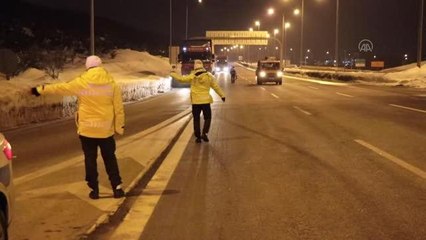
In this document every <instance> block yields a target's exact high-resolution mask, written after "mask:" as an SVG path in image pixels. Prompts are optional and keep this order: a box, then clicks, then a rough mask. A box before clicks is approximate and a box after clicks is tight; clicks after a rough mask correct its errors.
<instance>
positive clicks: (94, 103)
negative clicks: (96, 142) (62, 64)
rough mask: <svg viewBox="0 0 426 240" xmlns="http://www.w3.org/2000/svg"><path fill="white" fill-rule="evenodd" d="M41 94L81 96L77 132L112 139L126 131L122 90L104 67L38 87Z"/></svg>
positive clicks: (86, 135)
mask: <svg viewBox="0 0 426 240" xmlns="http://www.w3.org/2000/svg"><path fill="white" fill-rule="evenodd" d="M37 91H38V92H39V93H40V95H46V94H56V95H61V96H77V97H78V113H77V115H76V123H77V133H78V134H79V135H82V136H85V137H91V138H108V137H110V136H112V135H114V131H115V132H117V133H118V134H120V135H122V134H123V133H124V108H123V100H122V96H121V89H120V87H119V86H118V85H117V84H116V83H115V81H114V79H113V78H112V76H111V75H110V74H109V73H108V72H107V71H106V70H105V69H103V68H102V67H94V68H90V69H88V70H87V71H86V72H84V73H83V74H82V75H80V76H79V77H77V78H76V79H74V80H72V81H70V82H67V83H57V84H51V85H43V86H39V87H37Z"/></svg>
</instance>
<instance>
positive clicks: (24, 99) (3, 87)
mask: <svg viewBox="0 0 426 240" xmlns="http://www.w3.org/2000/svg"><path fill="white" fill-rule="evenodd" d="M103 61H104V64H103V65H104V67H105V69H107V71H109V72H110V73H111V74H112V75H113V77H114V79H115V80H116V82H117V83H118V84H119V85H120V86H121V87H122V90H123V101H125V102H130V101H137V100H141V99H144V98H147V97H150V96H153V95H157V94H159V93H163V92H167V91H169V90H170V89H171V79H170V78H169V77H168V74H169V72H170V65H169V63H168V59H167V58H162V57H156V56H152V55H150V54H149V53H146V52H137V51H132V50H118V51H117V56H116V57H115V58H114V59H107V58H103ZM84 70H85V68H84V59H77V61H75V65H68V66H66V68H65V70H64V71H63V72H61V73H60V75H59V79H58V80H52V79H51V78H50V77H49V76H48V75H47V74H45V73H44V72H43V71H40V70H38V69H28V70H27V71H25V72H23V73H22V74H20V75H19V76H16V77H14V78H13V79H11V80H10V81H7V80H6V79H5V77H4V76H0V116H1V119H0V131H1V130H4V129H8V128H14V127H17V126H21V125H26V124H30V123H36V122H44V121H48V120H54V119H59V118H65V117H70V116H73V115H74V112H75V111H76V98H75V97H60V96H51V95H49V96H41V97H34V96H32V95H31V94H30V89H31V87H34V86H37V85H40V84H49V83H57V82H61V81H70V80H72V79H74V78H75V77H77V76H79V75H80V74H81V73H82V72H84Z"/></svg>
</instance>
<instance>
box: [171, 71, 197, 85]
mask: <svg viewBox="0 0 426 240" xmlns="http://www.w3.org/2000/svg"><path fill="white" fill-rule="evenodd" d="M170 76H171V77H172V78H174V79H176V80H178V81H179V82H188V83H189V82H191V81H192V79H193V78H194V74H193V73H191V74H189V75H185V76H182V75H180V74H177V73H175V72H172V73H170Z"/></svg>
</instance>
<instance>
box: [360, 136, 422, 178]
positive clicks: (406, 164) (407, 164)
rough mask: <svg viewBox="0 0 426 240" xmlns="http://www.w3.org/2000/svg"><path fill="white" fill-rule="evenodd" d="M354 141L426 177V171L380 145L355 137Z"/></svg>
mask: <svg viewBox="0 0 426 240" xmlns="http://www.w3.org/2000/svg"><path fill="white" fill-rule="evenodd" d="M354 141H355V142H357V143H358V144H360V145H362V146H364V147H366V148H368V149H370V150H371V151H373V152H375V153H377V154H379V155H380V156H382V157H384V158H386V159H387V160H389V161H391V162H393V163H395V164H397V165H398V166H400V167H402V168H404V169H406V170H408V171H410V172H412V173H414V174H415V175H417V176H419V177H421V178H423V179H426V172H425V171H423V170H421V169H420V168H418V167H415V166H413V165H411V164H409V163H407V162H405V161H403V160H401V159H399V158H398V157H395V156H393V155H391V154H390V153H387V152H385V151H383V150H381V149H379V148H378V147H375V146H373V145H371V144H369V143H367V142H365V141H363V140H360V139H355V140H354Z"/></svg>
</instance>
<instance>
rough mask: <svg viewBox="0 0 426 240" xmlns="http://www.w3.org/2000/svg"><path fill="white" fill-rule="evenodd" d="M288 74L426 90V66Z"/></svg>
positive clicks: (290, 69)
mask: <svg viewBox="0 0 426 240" xmlns="http://www.w3.org/2000/svg"><path fill="white" fill-rule="evenodd" d="M424 64H426V63H424ZM286 72H288V73H293V74H301V75H304V76H309V77H314V78H321V79H329V80H340V81H353V82H360V83H363V84H370V85H382V86H407V87H415V88H426V66H422V67H421V68H418V67H417V66H415V64H411V65H408V66H402V67H398V68H395V69H386V70H383V71H366V70H349V69H345V70H339V71H334V70H323V69H305V68H302V69H300V68H288V69H286Z"/></svg>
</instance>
